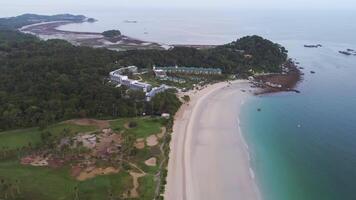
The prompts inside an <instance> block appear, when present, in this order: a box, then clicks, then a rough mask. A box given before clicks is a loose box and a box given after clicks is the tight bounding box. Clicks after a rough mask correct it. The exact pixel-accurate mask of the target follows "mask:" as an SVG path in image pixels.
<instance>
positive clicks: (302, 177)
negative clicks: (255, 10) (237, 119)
mask: <svg viewBox="0 0 356 200" xmlns="http://www.w3.org/2000/svg"><path fill="white" fill-rule="evenodd" d="M285 45H286V46H287V47H288V49H289V50H290V54H291V55H292V56H293V57H294V58H297V60H298V61H299V62H300V63H301V64H300V65H301V66H302V67H304V68H305V69H304V70H303V71H304V72H305V76H304V80H303V81H302V82H301V83H300V84H299V86H298V89H299V90H300V91H301V93H300V94H295V93H280V94H273V95H265V96H257V97H253V98H251V100H250V101H248V102H247V103H246V104H245V106H244V107H243V108H242V114H241V129H242V132H243V133H244V136H245V138H246V140H247V141H248V144H249V146H250V147H251V148H250V153H251V157H252V165H253V168H254V170H255V173H256V177H257V179H258V180H257V182H258V183H259V186H260V189H261V190H262V193H263V196H264V197H265V199H266V200H285V199H287V200H300V199H303V200H315V199H323V200H329V199H330V200H337V199H345V200H348V199H356V192H355V189H354V186H355V185H356V117H355V113H356V90H355V88H356V80H355V75H356V57H348V56H343V55H339V54H338V53H337V51H336V49H338V48H345V49H346V48H347V47H348V46H350V45H341V44H333V43H331V44H328V43H326V44H324V45H325V46H326V47H324V48H322V49H304V48H303V47H301V46H300V42H298V41H291V42H286V41H285ZM351 46H352V45H351ZM349 48H350V47H349ZM311 70H313V71H315V72H316V74H310V73H309V71H311ZM258 108H261V112H258V111H257V109H258Z"/></svg>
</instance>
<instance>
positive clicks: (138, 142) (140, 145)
mask: <svg viewBox="0 0 356 200" xmlns="http://www.w3.org/2000/svg"><path fill="white" fill-rule="evenodd" d="M134 146H135V147H136V148H137V149H143V148H145V139H144V138H138V139H136V142H135V144H134Z"/></svg>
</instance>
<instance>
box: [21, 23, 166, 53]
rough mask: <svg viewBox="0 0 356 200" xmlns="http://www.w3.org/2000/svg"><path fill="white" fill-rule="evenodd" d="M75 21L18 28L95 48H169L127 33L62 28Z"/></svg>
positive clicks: (46, 37)
mask: <svg viewBox="0 0 356 200" xmlns="http://www.w3.org/2000/svg"><path fill="white" fill-rule="evenodd" d="M73 23H84V22H73V21H51V22H42V23H36V24H31V25H27V26H23V27H21V28H19V29H18V30H19V31H20V32H23V33H27V34H32V35H36V36H38V37H40V38H41V39H44V40H48V39H62V40H66V41H68V42H70V43H72V44H73V45H80V46H89V47H94V48H108V49H111V50H117V51H120V50H131V49H159V50H163V49H167V48H169V47H168V46H167V45H165V44H159V43H156V42H149V41H143V40H140V39H136V38H132V37H129V36H126V35H120V36H119V37H116V38H114V39H110V38H106V37H104V36H103V35H102V33H99V32H76V31H66V30H61V29H60V27H61V26H63V25H68V24H73Z"/></svg>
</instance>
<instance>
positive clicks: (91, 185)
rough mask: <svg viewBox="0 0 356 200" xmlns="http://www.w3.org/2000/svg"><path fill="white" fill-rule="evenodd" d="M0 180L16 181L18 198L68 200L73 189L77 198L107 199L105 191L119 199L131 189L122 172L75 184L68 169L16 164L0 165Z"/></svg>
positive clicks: (1, 163)
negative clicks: (110, 192) (18, 190)
mask: <svg viewBox="0 0 356 200" xmlns="http://www.w3.org/2000/svg"><path fill="white" fill-rule="evenodd" d="M0 178H1V179H4V180H6V181H10V182H15V180H19V182H20V183H19V185H20V191H21V194H20V195H21V196H23V197H25V199H36V200H72V199H74V194H75V193H74V187H76V186H78V188H79V197H80V199H85V200H102V199H108V191H112V192H113V194H114V195H115V196H120V195H121V194H123V193H124V191H126V190H127V189H130V188H131V187H132V178H131V176H130V175H129V174H128V173H126V172H120V173H119V174H114V175H106V176H98V177H95V178H93V179H89V180H87V181H83V182H79V181H76V180H75V179H73V178H72V177H71V176H70V174H69V171H68V168H61V169H50V168H41V167H32V166H23V165H20V164H19V163H18V161H3V162H0ZM1 197H2V196H1V195H0V198H1Z"/></svg>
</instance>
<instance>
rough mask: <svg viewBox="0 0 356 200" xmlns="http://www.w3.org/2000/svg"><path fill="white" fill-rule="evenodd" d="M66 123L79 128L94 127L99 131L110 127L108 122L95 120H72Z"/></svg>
mask: <svg viewBox="0 0 356 200" xmlns="http://www.w3.org/2000/svg"><path fill="white" fill-rule="evenodd" d="M66 122H67V123H72V124H76V125H80V126H96V127H98V128H100V129H105V128H108V127H110V124H109V121H107V120H97V119H87V118H83V119H72V120H68V121H66Z"/></svg>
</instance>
